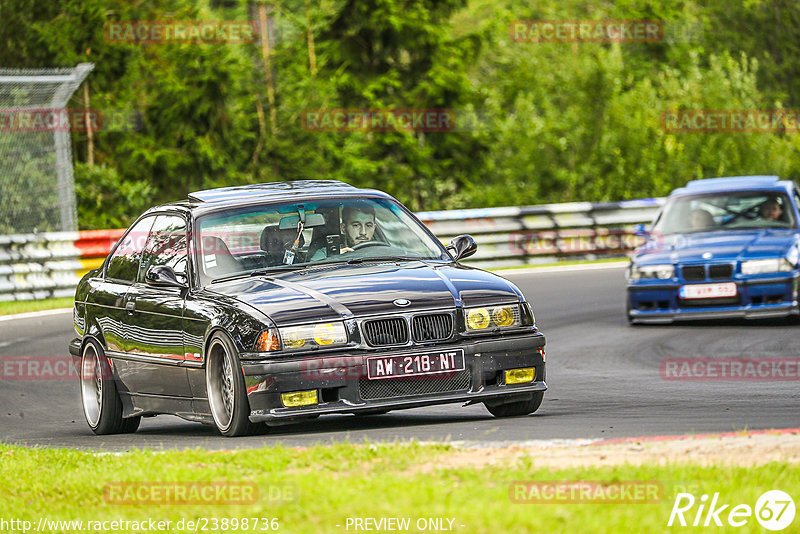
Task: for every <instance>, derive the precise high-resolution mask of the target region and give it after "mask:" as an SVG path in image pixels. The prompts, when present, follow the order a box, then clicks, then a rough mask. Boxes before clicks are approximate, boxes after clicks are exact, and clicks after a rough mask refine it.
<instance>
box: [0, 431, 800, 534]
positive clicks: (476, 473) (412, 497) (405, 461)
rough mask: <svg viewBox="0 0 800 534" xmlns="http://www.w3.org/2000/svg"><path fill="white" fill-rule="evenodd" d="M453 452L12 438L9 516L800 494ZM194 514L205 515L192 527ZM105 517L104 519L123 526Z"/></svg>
mask: <svg viewBox="0 0 800 534" xmlns="http://www.w3.org/2000/svg"><path fill="white" fill-rule="evenodd" d="M453 452H454V451H453V449H452V448H451V447H449V446H447V445H420V444H415V443H411V444H387V445H383V444H381V445H374V444H367V445H350V444H339V445H333V446H317V447H311V448H288V447H282V446H275V447H269V448H261V449H248V450H237V451H219V452H215V451H205V450H187V451H166V452H163V451H159V452H154V451H133V452H129V453H123V454H97V453H92V452H83V451H75V450H64V449H40V448H34V449H31V448H24V447H17V446H10V445H0V480H3V484H2V485H0V518H2V519H4V520H6V521H8V520H11V519H18V520H25V521H30V522H32V523H31V524H32V525H34V526H35V525H38V524H39V521H40V519H42V518H46V519H47V520H48V521H51V522H52V521H57V520H64V521H69V520H73V521H83V524H82V527H81V528H83V530H84V531H85V530H87V526H88V527H89V529H91V528H94V529H95V530H100V529H98V528H97V527H98V526H99V525H98V524H94V525H92V524H89V523H87V522H88V521H113V520H120V521H149V520H153V521H156V522H157V521H170V524H169V525H170V527H169V528H168V529H167V531H169V532H181V531H195V530H198V531H202V530H203V528H202V522H203V521H207V523H206V526H207V528H208V530H212V529H211V527H212V526H214V525H215V523H214V518H216V519H217V522H216V529H213V530H217V531H228V532H243V531H245V530H247V531H251V532H252V531H257V532H265V531H273V532H274V531H275V529H274V528H271V526H270V528H267V529H264V528H263V527H264V525H265V524H264V523H261V522H259V524H258V526H257V527H256V528H254V527H253V524H252V522H250V523H249V526H248V527H247V529H244V528H242V526H243V523H242V522H241V519H242V518H246V517H247V518H254V517H257V518H262V519H273V518H275V519H277V526H278V531H283V532H309V533H311V532H313V533H317V532H348V531H350V532H353V531H355V530H356V529H355V528H354V523H352V521H354V519H355V518H360V519H362V520H363V519H365V518H375V520H377V521H379V520H380V519H381V518H409V521H410V522H409V524H408V525H409V527H408V528H407V529H405V531H407V532H421V531H423V529H421V528H419V526H420V525H422V522H423V521H426V520H428V519H432V520H439V521H440V523H438V524H439V525H441V526H443V527H450V530H451V531H453V532H463V533H465V534H466V533H470V534H473V533H482V532H486V533H489V532H492V533H494V532H536V531H549V532H594V533H598V532H599V533H604V532H609V533H610V532H615V533H616V532H632V531H635V532H664V531H667V530H671V529H669V528H668V527H667V526H666V525H667V521H668V519H669V516H670V512H671V510H672V507H673V503H674V500H675V497H676V495H677V493H678V492H681V491H689V492H691V493H693V494H694V495H695V496H696V497H697V498H698V499H699V498H700V495H701V494H704V493H705V494H708V495H713V494H714V493H715V492H718V493H719V504H720V505H721V504H730V505H731V506H729V507H728V509H727V510H726V511H725V513H724V514H721V519H722V521H723V523H724V522H725V520H726V518H727V512H728V511H730V509H731V508H732V507H733V506H735V505H738V504H747V505H748V506H750V507H754V506H755V504H756V501H757V500H758V498H759V496H760V495H761V494H763V493H764V492H765V491H767V490H772V489H781V490H783V491H786V492H788V493H789V494H790V495H797V490H798V489H800V467H799V466H798V465H797V464H794V463H782V462H774V463H768V464H766V465H762V466H759V467H758V468H747V467H739V466H731V465H717V466H700V465H695V464H691V463H688V464H684V463H681V464H672V463H668V464H665V465H657V464H655V463H651V464H643V465H637V466H633V465H629V464H624V465H618V466H606V467H589V468H586V467H582V468H572V469H547V468H542V467H541V466H540V465H539V464H537V456H536V454H535V452H533V453H531V454H527V455H525V456H523V457H518V458H515V459H513V460H508V461H507V462H505V463H502V464H500V465H498V464H496V463H495V464H493V465H491V466H489V465H488V464H487V465H485V466H482V465H478V466H475V465H466V466H465V465H457V464H456V463H454V462H449V461H448V459H449V458H451V457H452V456H453ZM516 481H528V482H533V481H601V482H602V483H603V484H614V483H619V482H622V481H655V482H656V483H658V484H660V485H661V486H662V487H663V492H662V494H661V497H660V499H658V502H655V503H651V504H631V503H625V502H617V501H614V502H610V503H591V504H575V503H561V504H554V503H545V504H531V503H516V502H513V499H512V496H513V493H514V492H513V491H510V489H511V488H512V485H513V484H514V483H515V482H516ZM192 482H199V483H206V482H216V483H220V485H218V486H215V487H222V488H223V494H224V495H226V496H227V497H230V496H232V495H234V493H232V492H231V491H230V490H231V489H232V488H237V487H238V488H241V487H251V488H252V487H255V488H257V490H256V498H255V502H252V500H248V502H242V501H241V500H237V501H235V502H234V503H230V502H229V503H226V504H222V503H217V502H216V498H215V497H212V498H211V499H210V500H203V504H199V505H197V504H175V503H174V502H173V503H171V504H170V503H168V502H167V501H166V500H165V499H166V497H165V495H168V494H170V493H171V494H173V495H174V494H175V493H176V492H177V490H176V489H175V488H177V487H178V486H181V485H184V486H185V485H186V484H187V483H192ZM129 483H148V484H149V486H146V488H147V489H146V490H142V489H141V488H142V487H143V486H142V485H141V484H140V485H139V486H135V487H131V486H126V484H129ZM136 488H138V489H136ZM226 488H227V490H226ZM226 491H227V493H226ZM245 493H247V492H245ZM142 498H144V501H141V499H142ZM137 499H139V500H138V501H137ZM709 500H710V499H709ZM698 504H699V502H698ZM696 512H697V505H695V506H694V508H693V509H691V510H690V512H687V513H686V517H687V520H688V522H689V523H690V524H691V522H692V521H693V520H694V516H695V513H696ZM704 517H705V516H704V515H703V519H704ZM203 518H205V519H203ZM222 518H238V519H239V523H238V528H232V527H233V522H232V521H228V522H227V523H226V524H225V525H223V524H222V522H221V519H222ZM348 518H350V521H351V523H350V524H349V528H347V527H348ZM181 520H183V521H184V522H183V524H182V525H183V527H184V528H180V527H181V524H180V523H179V522H180V521H181ZM189 520H191V521H197V520H199V521H201V524H200V525H195V526H193V527H192V528H187V525H186V521H189ZM449 520H452V523H450V522H449ZM418 521H419V522H420V523H419V525H418V524H417V522H418ZM798 521H800V519H797V520H796V521H795V524H796V523H797V522H798ZM46 525H48V526H49V528H47V529H45V531H68V532H69V531H78V530H79V529H77V528H75V527H76V526H77V525H72V526H71V527H65V526H64V525H60V526H59V528H56V525H55V524H53V523H47V524H46ZM107 525H108V526H106V527H104V528H106V529H108V528H109V527H110V526H111V525H110V524H107ZM266 525H268V526H269V525H270V524H269V521H268V522H267V523H266ZM274 525H275V523H273V524H272V526H274ZM701 525H702V520H701ZM725 525H726V526H725V527H724V528H722V529H719V528H715V531H720V530H721V531H723V532H727V531H731V532H734V531H735V532H760V531H762V529H761V527H760V525H759V524H758V522H757V520H756V518H755V517H750V518H749V521H748V523H747V524H746V525H745V526H744V527H741V528H732V527H728V526H727V524H725ZM123 527H124V526H121V528H119V530H120V531H125V530H127V531H135V530H136V529H132V528H130V524H128V525H127V528H123ZM673 528H676V527H673ZM677 528H678V529H679V530H680V527H677ZM700 528H701V529H702V527H700ZM426 530H428V531H430V530H432V529H431V528H429V526H428V527H426ZM439 530H444V529H439ZM688 530H690V531H693V532H694V531H696V530H698V529H692V528H691V527H690V528H689V529H688ZM789 531H792V530H791V527H790V528H789V529H788V530H787V532H789Z"/></svg>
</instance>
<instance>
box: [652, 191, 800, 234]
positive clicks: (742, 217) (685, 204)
mask: <svg viewBox="0 0 800 534" xmlns="http://www.w3.org/2000/svg"><path fill="white" fill-rule="evenodd" d="M794 226H796V222H795V217H794V210H793V209H792V205H791V201H790V200H789V197H788V196H787V195H786V194H784V193H780V192H775V191H729V192H724V193H711V194H702V195H686V196H679V197H674V198H671V199H670V200H669V201H668V202H667V205H666V206H665V207H664V211H663V213H662V214H661V216H660V217H659V219H658V221H657V222H656V224H655V226H654V228H653V230H654V231H656V232H660V233H662V234H665V235H666V234H675V233H690V232H707V231H724V230H742V229H758V228H791V227H794Z"/></svg>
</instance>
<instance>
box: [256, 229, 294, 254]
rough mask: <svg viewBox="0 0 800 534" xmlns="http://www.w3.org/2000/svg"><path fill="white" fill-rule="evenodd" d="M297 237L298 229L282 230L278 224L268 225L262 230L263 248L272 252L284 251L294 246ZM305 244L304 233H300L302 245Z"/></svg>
mask: <svg viewBox="0 0 800 534" xmlns="http://www.w3.org/2000/svg"><path fill="white" fill-rule="evenodd" d="M295 237H297V229H296V228H290V229H288V230H280V229H279V228H278V227H277V226H267V227H265V228H264V230H262V231H261V240H260V246H261V250H263V251H265V252H270V253H273V254H275V253H281V254H282V253H283V252H284V251H285V250H288V249H290V248H291V247H292V243H294V239H295ZM304 244H305V239H304V238H303V234H300V246H301V247H302V246H303V245H304Z"/></svg>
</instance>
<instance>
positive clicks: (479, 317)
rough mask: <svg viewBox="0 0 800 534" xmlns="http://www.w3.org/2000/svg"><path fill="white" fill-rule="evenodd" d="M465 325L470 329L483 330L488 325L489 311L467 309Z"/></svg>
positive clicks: (484, 309)
mask: <svg viewBox="0 0 800 534" xmlns="http://www.w3.org/2000/svg"><path fill="white" fill-rule="evenodd" d="M467 326H468V327H469V329H470V330H483V329H484V328H487V327H488V326H489V311H488V310H487V309H486V308H477V309H475V310H468V311H467Z"/></svg>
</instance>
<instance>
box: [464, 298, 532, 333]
mask: <svg viewBox="0 0 800 534" xmlns="http://www.w3.org/2000/svg"><path fill="white" fill-rule="evenodd" d="M464 317H465V319H466V323H467V331H468V332H478V331H481V330H487V329H489V328H509V327H514V326H520V325H521V324H522V322H521V321H520V312H519V304H512V305H510V306H486V307H483V308H468V309H466V310H464Z"/></svg>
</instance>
